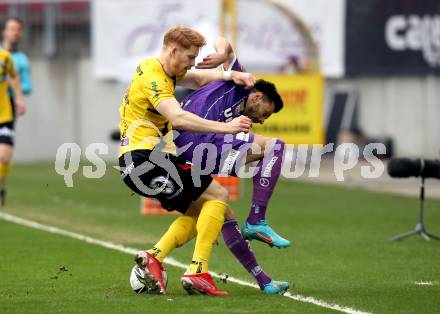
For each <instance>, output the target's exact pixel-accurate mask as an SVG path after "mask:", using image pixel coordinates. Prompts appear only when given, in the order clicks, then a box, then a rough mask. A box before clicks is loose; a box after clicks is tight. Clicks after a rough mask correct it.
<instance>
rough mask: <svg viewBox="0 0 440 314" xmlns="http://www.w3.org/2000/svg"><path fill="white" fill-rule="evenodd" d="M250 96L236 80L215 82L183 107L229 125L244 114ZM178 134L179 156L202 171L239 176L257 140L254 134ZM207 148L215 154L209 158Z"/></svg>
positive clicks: (234, 64)
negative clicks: (238, 169)
mask: <svg viewBox="0 0 440 314" xmlns="http://www.w3.org/2000/svg"><path fill="white" fill-rule="evenodd" d="M232 70H235V71H243V67H242V66H241V65H240V63H239V62H238V61H237V60H235V62H234V63H233V66H232ZM249 94H250V91H249V90H246V89H244V88H243V87H241V86H239V85H236V84H235V83H234V82H232V81H228V82H212V83H209V84H206V85H204V86H202V87H201V88H200V89H198V90H196V91H194V92H193V93H191V94H190V95H188V96H187V97H186V98H185V99H184V100H183V101H182V108H183V109H184V110H186V111H189V112H192V113H194V114H196V115H198V116H199V117H202V118H204V119H208V120H214V121H220V122H227V121H230V120H232V119H233V118H235V117H238V116H240V115H241V114H242V113H243V111H244V109H245V104H246V100H247V98H248V96H249ZM177 131H178V133H179V135H178V136H176V138H175V140H174V142H175V143H176V146H177V152H178V154H179V155H180V154H182V155H183V157H184V158H185V159H186V160H188V161H190V162H194V163H195V164H196V165H197V166H200V168H201V169H207V168H209V169H212V171H211V173H221V174H229V175H236V170H237V168H236V164H237V163H238V164H239V162H240V160H241V158H243V157H244V156H245V155H246V152H247V150H248V149H249V147H250V146H249V145H250V143H252V142H253V141H254V136H253V134H251V133H239V134H235V135H232V134H215V133H196V132H190V131H182V130H177ZM207 145H210V146H211V153H212V152H213V153H214V154H213V155H209V156H208V154H207V151H205V150H204V148H203V147H206V146H207ZM212 149H215V151H213V150H212ZM207 165H208V166H207ZM209 165H212V167H209Z"/></svg>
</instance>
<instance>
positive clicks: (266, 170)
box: [263, 156, 278, 177]
mask: <svg viewBox="0 0 440 314" xmlns="http://www.w3.org/2000/svg"><path fill="white" fill-rule="evenodd" d="M277 160H278V157H276V156H274V157H272V159H271V160H270V161H269V163H268V164H267V166H266V168H264V171H263V177H270V173H271V172H272V168H273V165H274V164H275V162H276V161H277Z"/></svg>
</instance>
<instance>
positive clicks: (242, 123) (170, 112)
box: [156, 99, 252, 134]
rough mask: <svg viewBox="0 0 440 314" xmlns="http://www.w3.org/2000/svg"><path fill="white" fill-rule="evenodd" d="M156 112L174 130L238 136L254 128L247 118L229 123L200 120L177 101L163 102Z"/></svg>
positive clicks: (167, 100)
mask: <svg viewBox="0 0 440 314" xmlns="http://www.w3.org/2000/svg"><path fill="white" fill-rule="evenodd" d="M156 110H157V111H158V112H159V113H160V114H161V115H163V116H165V117H166V118H167V119H168V120H169V121H170V122H171V125H172V126H173V128H176V129H180V130H186V131H193V132H203V133H227V134H236V133H240V132H248V131H249V129H250V127H251V126H252V121H251V120H250V119H249V118H248V117H245V116H240V117H237V118H235V119H233V120H232V121H230V122H227V123H223V122H217V121H212V120H206V119H203V118H200V117H199V116H197V115H195V114H193V113H191V112H189V111H185V110H183V109H182V108H181V107H180V105H179V103H178V102H177V100H175V99H166V100H163V101H161V102H160V103H159V104H158V105H157V107H156Z"/></svg>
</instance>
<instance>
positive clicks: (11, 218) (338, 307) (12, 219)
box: [0, 212, 371, 314]
mask: <svg viewBox="0 0 440 314" xmlns="http://www.w3.org/2000/svg"><path fill="white" fill-rule="evenodd" d="M0 219H3V220H6V221H9V222H13V223H16V224H18V225H22V226H26V227H30V228H34V229H38V230H43V231H47V232H50V233H54V234H59V235H63V236H66V237H69V238H72V239H76V240H80V241H84V242H87V243H90V244H95V245H99V246H102V247H105V248H108V249H112V250H116V251H119V252H123V253H127V254H132V255H134V254H136V253H137V252H138V251H139V250H138V249H135V248H130V247H126V246H123V245H120V244H115V243H112V242H107V241H103V240H99V239H95V238H92V237H88V236H85V235H82V234H79V233H75V232H71V231H67V230H64V229H60V228H57V227H53V226H48V225H43V224H40V223H38V222H35V221H32V220H27V219H23V218H20V217H17V216H14V215H11V214H7V213H5V212H0ZM164 263H165V264H168V265H171V266H175V267H178V268H183V269H186V268H187V267H188V265H186V264H183V263H181V262H179V261H177V260H175V259H174V258H172V257H167V258H166V259H165V261H164ZM211 274H212V275H213V276H214V277H216V278H222V276H220V275H218V274H217V273H214V272H212V273H211ZM228 281H229V282H233V283H236V284H238V285H242V286H247V287H252V288H256V289H259V287H258V285H256V284H254V283H250V282H247V281H244V280H241V279H237V278H234V277H228ZM284 296H285V297H286V298H289V299H293V300H296V301H300V302H305V303H311V304H314V305H317V306H321V307H325V308H328V309H332V310H336V311H340V312H343V313H348V314H371V313H369V312H363V311H359V310H356V309H353V308H350V307H346V306H341V305H338V304H332V303H327V302H325V301H321V300H318V299H315V298H314V297H307V296H303V295H300V294H291V293H289V292H287V293H285V294H284Z"/></svg>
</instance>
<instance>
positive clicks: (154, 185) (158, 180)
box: [149, 176, 175, 194]
mask: <svg viewBox="0 0 440 314" xmlns="http://www.w3.org/2000/svg"><path fill="white" fill-rule="evenodd" d="M149 185H150V188H151V189H153V190H154V191H155V192H158V193H163V194H172V193H173V192H174V189H175V187H174V183H173V182H172V181H171V180H169V179H168V178H166V177H164V176H158V177H155V178H153V179H151V181H150V184H149Z"/></svg>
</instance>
